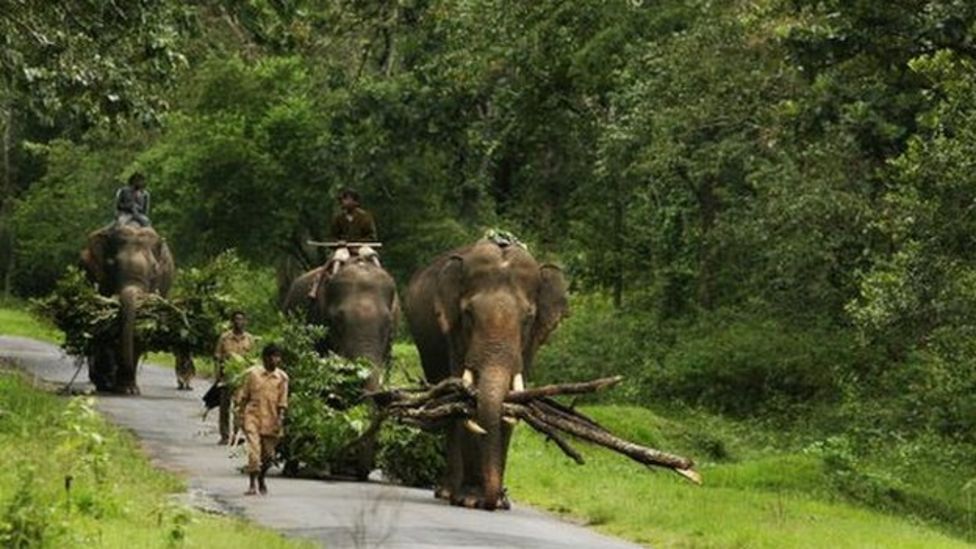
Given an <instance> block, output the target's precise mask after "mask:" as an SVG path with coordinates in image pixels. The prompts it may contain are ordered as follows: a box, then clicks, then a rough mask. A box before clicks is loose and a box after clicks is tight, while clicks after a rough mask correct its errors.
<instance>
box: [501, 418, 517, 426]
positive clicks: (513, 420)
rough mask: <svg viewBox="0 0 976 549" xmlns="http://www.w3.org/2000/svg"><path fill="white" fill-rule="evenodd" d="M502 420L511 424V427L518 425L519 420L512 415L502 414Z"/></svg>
mask: <svg viewBox="0 0 976 549" xmlns="http://www.w3.org/2000/svg"><path fill="white" fill-rule="evenodd" d="M502 421H504V422H505V423H507V424H509V425H511V426H512V427H515V426H516V425H518V422H519V420H518V418H516V417H512V416H502Z"/></svg>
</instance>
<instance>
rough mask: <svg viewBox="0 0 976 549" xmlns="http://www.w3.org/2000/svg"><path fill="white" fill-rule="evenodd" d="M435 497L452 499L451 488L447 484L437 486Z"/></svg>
mask: <svg viewBox="0 0 976 549" xmlns="http://www.w3.org/2000/svg"><path fill="white" fill-rule="evenodd" d="M434 497H435V498H437V499H443V500H446V501H451V489H450V488H448V487H446V486H441V487H439V488H436V489H434Z"/></svg>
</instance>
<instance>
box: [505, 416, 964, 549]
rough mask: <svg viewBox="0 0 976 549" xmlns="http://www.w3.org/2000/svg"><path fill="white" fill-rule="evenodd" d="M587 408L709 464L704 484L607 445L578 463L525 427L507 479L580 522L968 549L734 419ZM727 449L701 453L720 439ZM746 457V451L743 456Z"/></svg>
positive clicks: (780, 542) (617, 530)
mask: <svg viewBox="0 0 976 549" xmlns="http://www.w3.org/2000/svg"><path fill="white" fill-rule="evenodd" d="M585 411H586V412H588V413H590V414H591V415H593V416H595V417H596V418H597V419H598V420H600V421H602V422H604V423H605V424H606V425H608V426H611V427H612V429H613V430H614V431H616V432H618V433H621V434H623V435H624V436H627V437H629V438H632V439H635V440H637V441H641V442H644V443H645V444H649V445H654V446H659V447H660V448H661V449H665V450H680V451H682V452H686V453H691V454H692V455H695V456H696V457H698V458H699V459H700V460H701V461H702V462H703V463H702V464H701V465H700V467H699V470H700V471H701V473H702V474H703V476H704V478H705V483H704V485H703V486H701V487H698V486H694V485H692V484H690V483H688V482H687V481H685V480H683V479H682V478H680V477H678V476H677V475H675V474H672V473H670V472H667V471H664V470H657V471H650V470H648V469H647V468H645V467H643V466H641V465H638V464H636V463H633V462H631V461H629V460H628V459H627V458H625V457H622V456H619V455H616V454H613V453H611V452H609V451H607V450H603V449H601V448H595V447H591V446H584V445H580V449H582V450H583V453H584V455H585V457H586V460H587V463H586V465H583V466H579V465H576V464H575V463H574V462H572V461H570V460H569V459H568V458H566V457H565V456H563V455H562V453H561V452H560V451H559V450H558V449H557V448H556V447H555V446H554V445H552V444H546V443H545V442H544V440H543V439H542V438H541V437H540V436H539V435H537V434H536V433H534V432H532V431H531V430H530V429H528V428H526V427H520V428H519V429H518V430H517V432H516V434H515V436H514V438H513V443H512V451H511V454H510V458H509V466H508V476H507V482H506V483H507V485H508V487H509V489H510V491H511V494H512V495H513V498H514V499H515V501H516V502H518V503H523V504H526V503H527V504H531V505H536V506H540V507H543V508H545V509H548V510H551V511H554V512H557V513H559V514H565V515H568V516H572V517H575V518H577V519H581V520H582V521H583V522H585V523H587V524H589V525H591V526H593V527H595V528H597V529H599V530H601V531H604V532H607V533H610V534H614V535H618V536H621V537H624V538H627V539H631V540H634V541H637V542H639V543H642V544H648V545H651V546H654V547H920V548H921V547H966V546H968V545H967V544H966V543H965V542H964V541H962V540H959V539H954V538H953V537H951V536H949V535H947V534H946V533H943V532H941V531H939V530H938V529H936V528H934V527H931V526H927V525H924V524H920V523H919V521H917V520H912V519H907V518H903V517H898V516H895V515H891V514H886V513H883V512H879V511H875V510H871V509H867V508H864V507H861V506H858V505H856V504H854V503H850V502H848V501H847V500H845V499H844V498H843V497H841V495H840V494H838V493H836V490H835V489H834V488H832V485H831V484H830V481H829V479H828V478H827V476H826V473H825V470H824V466H823V463H822V462H821V460H820V459H819V458H817V457H814V456H811V455H806V454H802V453H790V452H783V453H777V452H775V451H773V450H770V449H763V448H761V447H760V448H757V447H755V446H754V445H753V444H754V443H755V441H750V440H748V439H746V440H742V439H737V437H736V435H735V434H734V431H735V429H736V426H735V425H732V424H729V425H726V426H722V425H720V424H716V423H715V422H714V420H713V421H712V422H711V424H710V425H709V429H710V430H713V429H717V430H718V433H714V432H712V433H709V434H708V435H703V436H702V437H696V434H695V429H694V428H689V427H688V426H687V425H683V424H679V423H674V422H671V421H668V420H665V419H663V418H661V417H660V416H657V415H655V414H653V413H651V412H650V411H648V410H644V409H640V408H634V407H619V406H594V407H587V408H585ZM722 438H727V439H728V442H727V443H726V447H724V449H721V450H720V452H729V453H731V454H733V456H730V457H728V458H726V459H722V460H712V461H711V462H710V461H709V458H708V457H703V454H705V453H707V450H706V448H712V447H713V446H714V444H715V439H722ZM735 454H738V455H735Z"/></svg>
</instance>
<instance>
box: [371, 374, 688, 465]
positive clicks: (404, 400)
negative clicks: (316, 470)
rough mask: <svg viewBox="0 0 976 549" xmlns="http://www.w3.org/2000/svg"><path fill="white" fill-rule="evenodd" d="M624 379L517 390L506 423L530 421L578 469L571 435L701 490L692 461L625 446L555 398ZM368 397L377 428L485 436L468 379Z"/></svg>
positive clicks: (629, 444)
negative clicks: (455, 425)
mask: <svg viewBox="0 0 976 549" xmlns="http://www.w3.org/2000/svg"><path fill="white" fill-rule="evenodd" d="M622 379H623V378H622V377H621V376H615V377H608V378H602V379H597V380H593V381H587V382H581V383H560V384H556V385H544V386H541V387H532V388H522V389H521V390H513V391H511V392H509V393H508V396H507V397H506V398H505V402H504V404H503V408H502V418H503V419H504V420H505V421H506V422H508V423H510V424H512V425H514V424H516V423H517V422H518V420H522V421H525V423H526V424H527V425H529V426H530V427H532V428H533V429H535V430H536V431H538V432H539V433H541V434H543V435H544V436H546V437H547V438H548V439H549V440H551V441H553V442H554V443H555V444H556V445H557V446H558V447H559V449H560V450H562V451H563V452H564V453H565V454H566V455H567V456H569V457H570V458H572V459H573V460H574V461H576V462H577V463H579V464H583V463H584V459H583V456H582V455H581V454H580V453H579V451H577V450H576V449H575V448H573V446H572V445H570V443H569V441H568V440H567V438H566V435H567V434H568V435H571V436H573V437H576V438H578V439H581V440H585V441H587V442H591V443H593V444H596V445H598V446H603V447H604V448H608V449H610V450H612V451H614V452H617V453H620V454H623V455H625V456H627V457H629V458H630V459H632V460H634V461H637V462H638V463H642V464H644V465H648V466H656V467H663V468H667V469H671V470H673V471H674V472H676V473H678V474H679V475H681V476H683V477H684V478H686V479H688V480H690V481H691V482H694V483H695V484H701V475H699V474H698V472H697V471H695V470H694V462H692V460H690V459H688V458H685V457H681V456H677V455H674V454H669V453H667V452H662V451H660V450H656V449H654V448H648V447H646V446H641V445H639V444H635V443H633V442H630V441H627V440H624V439H622V438H620V437H618V436H616V435H614V434H613V433H611V432H610V431H608V430H607V429H605V428H604V427H603V426H601V425H600V424H599V423H597V422H596V421H594V420H593V419H591V418H589V417H587V416H585V415H584V414H582V413H580V412H579V411H577V410H576V409H575V408H574V407H572V406H567V405H565V404H562V403H560V402H558V401H557V400H555V399H554V398H553V397H555V396H560V395H581V394H586V393H593V392H596V391H600V390H602V389H606V388H608V387H612V386H614V385H616V384H618V383H620V381H621V380H622ZM368 397H369V398H372V399H373V401H374V402H375V403H376V404H377V406H378V407H379V409H380V414H379V416H380V418H379V421H378V422H377V423H379V422H382V420H383V419H386V418H396V419H399V420H400V421H403V422H404V423H409V424H412V425H416V426H418V427H420V428H423V429H437V428H438V427H439V426H441V425H443V424H444V423H445V422H447V421H448V420H453V419H462V418H463V419H464V422H465V427H467V428H468V429H469V430H471V431H474V432H476V433H481V434H483V433H484V432H485V431H484V429H483V428H482V427H481V426H480V425H478V424H477V422H476V421H475V420H474V419H473V417H474V416H475V409H476V389H475V388H474V386H473V384H472V383H471V380H469V379H463V378H448V379H445V380H443V381H441V382H440V383H438V384H436V385H434V386H431V387H428V388H424V389H416V390H407V389H392V390H388V391H377V392H373V393H370V394H369V395H368ZM377 426H378V425H377Z"/></svg>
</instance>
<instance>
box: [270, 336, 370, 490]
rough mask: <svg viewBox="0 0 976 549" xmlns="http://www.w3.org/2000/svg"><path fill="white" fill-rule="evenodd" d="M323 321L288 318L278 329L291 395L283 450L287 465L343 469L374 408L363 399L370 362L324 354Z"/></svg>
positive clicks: (315, 469) (316, 469) (295, 468)
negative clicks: (309, 322)
mask: <svg viewBox="0 0 976 549" xmlns="http://www.w3.org/2000/svg"><path fill="white" fill-rule="evenodd" d="M324 335H325V331H324V329H322V328H320V327H315V326H310V325H305V324H301V323H298V322H287V323H285V324H284V325H283V326H282V329H281V333H280V334H279V335H278V339H279V345H281V346H282V348H283V349H284V357H283V358H284V363H285V371H286V372H287V373H288V378H289V384H288V390H289V398H288V419H287V423H286V426H285V437H284V439H283V440H282V442H281V444H280V445H279V451H280V453H281V455H282V458H283V459H284V460H285V462H286V471H289V472H292V473H294V472H297V471H298V470H299V469H304V470H308V471H311V472H313V473H314V474H325V475H328V474H331V473H339V472H342V471H343V467H344V466H345V465H347V462H348V461H349V460H350V459H353V457H354V456H351V455H350V454H349V453H348V450H349V444H350V443H352V442H353V441H354V440H356V439H357V438H358V437H359V436H360V435H362V434H363V433H364V432H365V431H366V429H367V428H368V427H369V423H370V409H369V406H368V405H367V403H365V402H363V401H362V393H363V387H364V386H365V383H366V380H367V379H368V378H369V374H370V366H369V364H368V363H366V362H362V361H359V362H354V361H348V360H345V359H342V358H340V357H336V356H334V355H332V356H324V357H323V356H321V355H319V353H318V352H317V351H316V343H317V342H318V341H319V340H320V339H321V338H322V337H324Z"/></svg>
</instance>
